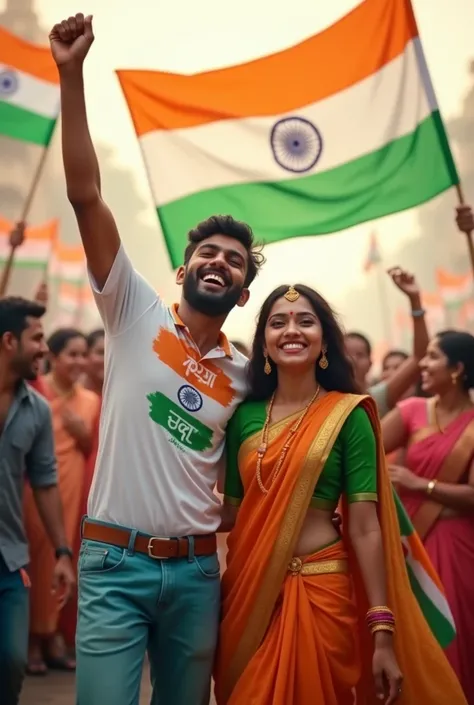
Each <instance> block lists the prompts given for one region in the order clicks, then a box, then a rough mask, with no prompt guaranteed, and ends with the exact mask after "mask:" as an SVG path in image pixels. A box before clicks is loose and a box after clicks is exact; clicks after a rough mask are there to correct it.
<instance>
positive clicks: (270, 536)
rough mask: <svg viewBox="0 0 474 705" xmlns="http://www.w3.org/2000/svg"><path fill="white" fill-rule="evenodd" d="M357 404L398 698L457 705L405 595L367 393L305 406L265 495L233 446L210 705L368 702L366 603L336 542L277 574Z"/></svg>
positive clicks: (439, 656)
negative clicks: (368, 443) (236, 505)
mask: <svg viewBox="0 0 474 705" xmlns="http://www.w3.org/2000/svg"><path fill="white" fill-rule="evenodd" d="M358 405H362V406H363V407H364V409H365V410H366V411H367V413H368V415H369V418H370V420H371V423H372V426H373V428H374V432H375V434H376V437H377V441H378V498H379V501H378V510H379V521H380V526H381V531H382V535H383V543H384V549H385V560H386V565H385V568H386V578H387V587H388V602H389V605H390V607H391V608H392V610H393V612H394V614H395V617H396V620H397V633H396V636H395V649H396V654H397V658H398V662H399V665H400V668H401V670H402V672H403V674H404V686H403V694H402V695H401V697H400V699H399V703H401V705H419V704H420V703H430V704H434V705H445V703H447V702H449V703H450V705H466V701H465V699H464V697H463V695H462V692H461V689H460V686H459V684H458V682H457V679H456V677H455V675H454V673H453V671H452V670H451V667H450V666H449V664H448V662H447V660H446V658H445V656H444V654H443V652H442V650H441V648H440V647H439V645H438V644H437V642H436V641H435V639H434V637H433V636H432V633H431V631H430V628H429V626H428V624H427V623H426V621H425V619H424V617H423V615H422V613H421V611H420V608H419V606H418V603H417V602H416V599H415V597H414V595H413V593H412V591H411V588H410V584H409V579H408V576H407V573H406V568H405V560H404V556H403V552H402V545H401V541H400V533H399V526H398V520H397V515H396V510H395V506H394V503H393V496H392V489H391V486H390V482H389V479H388V475H387V472H386V469H385V459H384V454H383V446H382V443H381V435H380V425H379V420H378V414H377V411H376V407H375V404H374V402H373V401H372V399H371V398H370V397H360V396H355V395H344V394H340V393H337V392H331V393H330V394H328V395H327V396H325V397H323V398H322V399H321V400H320V401H319V402H318V403H317V404H315V405H314V406H313V407H312V408H311V409H310V411H309V413H308V414H307V416H306V418H305V420H304V421H303V423H302V424H301V426H300V428H299V430H298V432H297V437H296V438H295V440H294V442H293V445H292V447H291V449H290V451H289V453H288V455H287V456H286V459H285V461H284V463H283V466H282V468H281V471H280V473H279V475H278V476H277V478H276V479H275V480H274V482H273V484H272V485H271V488H270V491H269V492H268V494H267V495H264V494H262V492H261V491H260V489H259V487H258V484H257V481H256V478H255V467H256V461H257V449H258V446H259V445H260V438H259V437H256V436H253V437H250V438H248V439H247V440H246V441H245V442H244V443H243V444H242V446H241V448H240V452H239V468H240V472H241V477H242V479H243V483H244V486H245V495H244V500H243V502H242V504H241V506H240V509H239V513H238V517H237V521H236V524H235V528H234V530H233V531H232V532H231V534H230V537H229V552H228V555H227V571H226V573H225V575H224V577H223V582H222V592H223V597H222V622H221V630H220V641H219V647H218V652H217V658H216V667H215V682H216V700H217V703H218V705H241V704H242V703H246V702H249V703H253V704H254V705H350V704H351V705H352V703H353V702H354V694H355V693H356V695H357V703H358V704H359V705H360V704H363V705H375V703H376V702H380V701H379V700H378V699H377V698H376V695H375V690H374V686H373V679H372V666H371V664H372V656H373V647H372V641H371V637H370V635H369V634H368V632H367V628H366V625H365V614H366V611H367V609H368V603H367V598H366V596H365V591H364V587H363V583H362V580H361V577H360V574H359V570H358V566H357V562H356V561H355V560H354V555H353V552H352V548H351V546H350V542H349V541H348V540H344V541H338V542H336V543H334V544H332V545H330V546H328V547H325V548H323V549H321V550H319V551H318V552H317V553H315V554H313V555H312V556H307V557H302V558H301V560H302V563H303V571H300V572H298V573H296V574H292V573H290V572H289V570H288V566H289V563H290V561H291V560H292V558H293V557H294V554H293V550H294V546H295V545H296V542H297V539H298V536H299V533H300V530H301V527H302V524H303V521H304V518H305V515H306V512H307V509H308V507H309V503H310V500H311V496H312V494H313V491H314V487H315V485H316V484H317V482H318V479H319V476H320V474H321V471H322V469H323V467H324V464H325V462H326V459H327V457H328V455H329V453H330V451H331V448H332V446H333V444H334V441H335V440H336V438H337V436H338V434H339V432H340V430H341V428H342V426H343V424H344V422H345V420H346V419H347V417H348V415H349V414H350V412H351V411H352V410H353V409H354V408H355V407H356V406H358ZM290 422H291V421H290V420H289V419H285V420H283V421H280V422H278V423H276V424H273V426H271V428H270V434H269V447H268V449H267V452H266V455H265V458H264V460H263V463H262V478H263V481H264V483H265V481H266V480H268V478H269V477H270V475H271V473H272V470H273V468H274V465H275V462H276V460H277V458H278V457H279V456H280V453H281V450H282V447H283V445H284V443H285V441H286V439H287V429H288V424H289V423H290ZM257 435H258V434H257ZM267 486H268V483H267ZM345 511H346V509H344V512H345ZM343 525H344V526H347V521H344V522H343ZM321 562H324V563H323V565H325V566H326V567H327V566H328V565H329V566H331V565H332V566H333V567H334V566H336V570H333V571H329V570H328V571H327V572H323V571H321V573H320V574H318V573H317V572H316V573H314V572H313V573H312V574H305V570H304V566H305V564H313V565H315V564H316V565H317V564H319V565H321ZM344 566H347V567H348V570H344V569H343V568H344ZM308 568H309V566H308ZM339 568H340V569H339ZM308 572H311V571H310V570H308Z"/></svg>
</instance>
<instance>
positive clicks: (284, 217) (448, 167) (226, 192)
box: [157, 112, 459, 267]
mask: <svg viewBox="0 0 474 705" xmlns="http://www.w3.org/2000/svg"><path fill="white" fill-rule="evenodd" d="M163 178H164V179H165V178H166V174H163ZM458 182H459V178H458V175H457V173H456V167H455V165H454V162H453V158H452V156H451V152H450V150H449V145H448V141H447V138H446V133H445V130H444V126H443V122H442V120H441V117H440V115H439V113H438V112H434V113H433V114H432V115H431V116H429V117H428V118H426V120H424V121H423V122H422V123H420V125H419V126H418V127H417V129H416V130H415V131H414V132H413V133H411V134H409V135H406V136H404V137H400V138H399V139H397V140H394V141H393V142H390V143H389V144H387V145H385V146H384V147H382V148H381V149H379V150H377V151H376V152H371V153H370V154H366V155H365V156H363V157H359V158H358V159H355V160H353V161H352V162H348V163H347V164H343V165H342V166H339V167H336V168H334V169H330V170H328V171H325V172H322V173H320V174H312V175H311V176H304V177H301V178H299V179H291V180H287V181H277V182H269V183H246V184H238V185H235V186H224V187H222V188H216V189H208V190H207V191H201V192H199V193H195V194H192V195H191V196H186V197H184V198H180V199H178V200H176V201H172V202H170V203H168V204H166V205H164V206H160V207H159V208H158V209H157V212H158V217H159V219H160V222H161V226H162V228H163V232H164V236H165V240H166V245H167V248H168V252H169V255H170V258H171V263H172V265H173V266H174V267H178V266H179V265H180V264H182V261H183V253H184V249H185V246H186V244H187V238H186V236H187V232H188V231H189V230H190V229H191V228H193V227H194V226H195V225H196V224H197V223H198V222H199V221H201V220H204V219H205V218H208V217H209V216H210V215H212V214H213V213H230V214H232V215H233V216H234V218H237V219H239V220H244V221H246V222H248V223H249V224H250V225H251V226H252V228H253V230H254V232H255V235H256V237H257V238H258V239H259V240H262V241H264V242H266V243H271V242H278V241H280V240H286V239H288V238H291V237H301V236H304V235H323V234H326V233H333V232H337V231H339V230H344V229H346V228H350V227H351V226H353V225H357V224H358V223H363V222H365V221H367V220H373V219H375V218H380V217H382V216H384V215H389V214H390V213H396V212H397V211H402V210H406V209H407V208H412V207H413V206H416V205H419V204H420V203H423V202H425V201H428V200H429V199H430V198H433V197H434V196H436V195H437V194H439V193H441V192H442V191H445V190H446V189H448V188H449V187H450V186H452V185H453V184H457V183H458Z"/></svg>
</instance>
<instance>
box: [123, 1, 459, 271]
mask: <svg viewBox="0 0 474 705" xmlns="http://www.w3.org/2000/svg"><path fill="white" fill-rule="evenodd" d="M118 77H119V80H120V83H121V87H122V90H123V92H124V95H125V99H126V101H127V103H128V106H129V109H130V113H131V117H132V120H133V124H134V126H135V130H136V133H137V136H138V138H139V142H140V147H141V150H142V153H143V158H144V161H145V165H146V169H147V172H148V178H149V181H150V185H151V189H152V193H153V197H154V202H155V204H156V208H157V212H158V216H159V219H160V222H161V225H162V229H163V232H164V236H165V239H166V244H167V248H168V251H169V254H170V257H171V261H172V264H173V265H174V266H177V265H180V264H181V263H182V258H183V251H184V247H185V244H186V233H187V231H188V230H189V229H190V228H191V227H193V226H194V225H195V224H196V223H197V222H198V221H200V220H202V219H203V218H207V217H209V216H210V215H211V214H213V213H231V214H232V215H233V216H234V217H235V218H238V219H242V220H244V221H248V222H249V224H250V225H251V226H252V227H253V229H254V230H255V233H256V235H257V237H259V238H260V239H262V240H264V241H265V242H277V241H280V240H284V239H287V238H291V237H299V236H303V235H320V234H324V233H332V232H335V231H339V230H343V229H345V228H349V227H351V226H353V225H355V224H357V223H362V222H365V221H368V220H372V219H375V218H379V217H381V216H384V215H387V214H389V213H394V212H396V211H400V210H404V209H406V208H411V207H412V206H416V205H418V204H420V203H422V202H424V201H426V200H428V199H430V198H432V197H433V196H435V195H436V194H438V193H440V192H441V191H444V190H445V189H447V188H449V187H450V186H452V185H453V184H456V183H458V176H457V173H456V168H455V165H454V162H453V158H452V156H451V153H450V150H449V145H448V142H447V138H446V133H445V130H444V126H443V123H442V120H441V117H440V113H439V110H438V104H437V102H436V97H435V94H434V91H433V87H432V84H431V80H430V76H429V72H428V68H427V65H426V61H425V57H424V55H423V50H422V46H421V43H420V39H419V36H418V29H417V26H416V21H415V18H414V15H413V10H412V7H411V5H410V2H409V0H365V2H362V3H361V4H360V5H358V6H357V7H356V8H355V9H354V10H353V11H352V12H350V13H349V14H348V15H346V16H345V17H343V18H342V19H341V20H340V21H339V22H337V23H336V24H334V25H332V26H331V27H329V28H328V29H326V30H325V31H323V32H321V33H320V34H317V35H314V36H312V37H310V38H309V39H307V40H306V41H303V42H302V43H300V44H298V45H296V46H292V47H290V48H289V49H285V50H284V51H281V52H279V53H276V54H272V55H269V56H265V57H263V58H261V59H257V60H255V61H251V62H249V63H246V64H240V65H237V66H230V67H228V68H224V69H219V70H216V71H209V72H206V73H199V74H195V75H191V76H185V75H179V74H170V73H164V72H160V71H119V72H118Z"/></svg>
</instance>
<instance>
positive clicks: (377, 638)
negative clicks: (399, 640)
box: [374, 631, 393, 649]
mask: <svg viewBox="0 0 474 705" xmlns="http://www.w3.org/2000/svg"><path fill="white" fill-rule="evenodd" d="M387 646H390V647H391V646H393V632H388V631H380V632H375V634H374V647H375V648H376V649H379V648H384V647H387Z"/></svg>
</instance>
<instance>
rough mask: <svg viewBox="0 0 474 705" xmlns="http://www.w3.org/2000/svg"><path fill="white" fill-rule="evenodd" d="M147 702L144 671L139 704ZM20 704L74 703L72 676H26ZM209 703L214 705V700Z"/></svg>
mask: <svg viewBox="0 0 474 705" xmlns="http://www.w3.org/2000/svg"><path fill="white" fill-rule="evenodd" d="M149 703H150V687H149V678H148V673H145V674H144V677H143V686H142V697H141V699H140V705H149ZM20 705H75V698H74V676H72V675H70V674H69V673H54V674H49V675H47V676H46V677H45V678H27V679H26V682H25V687H24V689H23V694H22V697H21V700H20ZM210 705H215V703H214V700H212V701H211V703H210Z"/></svg>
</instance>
